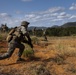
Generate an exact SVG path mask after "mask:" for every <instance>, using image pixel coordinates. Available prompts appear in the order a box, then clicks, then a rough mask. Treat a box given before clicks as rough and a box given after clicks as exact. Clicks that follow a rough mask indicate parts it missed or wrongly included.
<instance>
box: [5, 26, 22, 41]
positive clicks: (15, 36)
mask: <svg viewBox="0 0 76 75" xmlns="http://www.w3.org/2000/svg"><path fill="white" fill-rule="evenodd" d="M20 28H21V27H17V28H16V29H15V28H14V29H12V30H11V31H10V32H9V34H8V36H7V38H6V40H7V42H10V41H11V40H20V37H21V36H22V33H21V29H20Z"/></svg>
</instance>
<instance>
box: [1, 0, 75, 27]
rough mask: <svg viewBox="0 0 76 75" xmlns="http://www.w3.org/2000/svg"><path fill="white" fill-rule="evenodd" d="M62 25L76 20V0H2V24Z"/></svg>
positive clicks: (10, 25)
mask: <svg viewBox="0 0 76 75" xmlns="http://www.w3.org/2000/svg"><path fill="white" fill-rule="evenodd" d="M24 20H26V21H28V22H30V25H29V26H46V27H50V26H52V25H62V24H64V23H67V22H75V21H76V0H0V25H1V24H5V23H7V26H9V27H15V26H20V24H21V21H24Z"/></svg>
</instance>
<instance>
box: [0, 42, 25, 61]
mask: <svg viewBox="0 0 76 75" xmlns="http://www.w3.org/2000/svg"><path fill="white" fill-rule="evenodd" d="M8 47H9V48H8V51H7V53H5V54H3V55H1V56H0V60H2V59H6V58H9V57H11V55H12V54H13V52H14V50H15V48H19V52H18V58H20V57H21V56H22V53H23V51H24V48H25V46H24V45H23V44H21V43H18V42H15V41H11V42H10V43H9V45H8Z"/></svg>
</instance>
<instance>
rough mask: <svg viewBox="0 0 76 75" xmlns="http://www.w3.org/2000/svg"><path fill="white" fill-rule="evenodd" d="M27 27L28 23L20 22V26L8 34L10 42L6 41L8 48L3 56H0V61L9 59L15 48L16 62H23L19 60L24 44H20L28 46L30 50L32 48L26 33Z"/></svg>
mask: <svg viewBox="0 0 76 75" xmlns="http://www.w3.org/2000/svg"><path fill="white" fill-rule="evenodd" d="M28 25H29V22H27V21H22V22H21V26H19V27H15V28H14V31H13V33H11V32H10V33H9V35H10V36H12V38H11V40H9V41H8V47H9V48H8V50H7V52H6V53H5V54H3V55H1V56H0V60H2V59H6V58H9V57H11V55H12V54H13V52H14V50H15V49H16V48H19V52H18V58H17V62H18V61H23V60H24V59H22V58H21V56H22V53H23V51H24V49H25V46H24V44H22V42H23V43H27V44H29V45H30V46H31V48H33V44H32V42H31V38H30V36H29V34H28V31H27V28H28ZM25 36H26V37H27V39H28V40H26V39H25Z"/></svg>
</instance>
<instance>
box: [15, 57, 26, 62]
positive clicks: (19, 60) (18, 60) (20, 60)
mask: <svg viewBox="0 0 76 75" xmlns="http://www.w3.org/2000/svg"><path fill="white" fill-rule="evenodd" d="M22 61H25V59H23V58H18V59H17V61H16V62H22Z"/></svg>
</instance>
